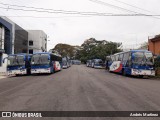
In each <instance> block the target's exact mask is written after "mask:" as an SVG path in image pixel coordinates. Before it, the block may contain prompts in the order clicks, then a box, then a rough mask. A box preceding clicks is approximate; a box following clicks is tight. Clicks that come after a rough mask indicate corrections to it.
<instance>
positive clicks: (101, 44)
mask: <svg viewBox="0 0 160 120" xmlns="http://www.w3.org/2000/svg"><path fill="white" fill-rule="evenodd" d="M120 46H121V43H115V42H108V41H106V40H102V41H98V40H96V39H95V38H90V39H88V40H86V41H85V42H84V43H83V44H82V48H83V49H82V50H80V51H78V52H77V55H76V58H77V59H80V60H81V61H82V62H86V61H87V60H89V59H94V58H99V59H102V60H105V58H106V56H108V55H111V54H114V53H117V52H121V49H119V47H120Z"/></svg>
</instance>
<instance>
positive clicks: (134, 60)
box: [106, 50, 155, 76]
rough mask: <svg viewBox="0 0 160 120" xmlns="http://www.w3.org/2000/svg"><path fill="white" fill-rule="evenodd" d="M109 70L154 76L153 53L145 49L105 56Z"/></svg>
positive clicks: (124, 73) (126, 73)
mask: <svg viewBox="0 0 160 120" xmlns="http://www.w3.org/2000/svg"><path fill="white" fill-rule="evenodd" d="M106 68H107V69H108V70H109V71H110V72H116V73H122V74H123V75H133V76H155V69H154V58H153V54H152V52H150V51H147V50H130V51H127V52H120V53H116V54H114V55H111V56H107V57H106Z"/></svg>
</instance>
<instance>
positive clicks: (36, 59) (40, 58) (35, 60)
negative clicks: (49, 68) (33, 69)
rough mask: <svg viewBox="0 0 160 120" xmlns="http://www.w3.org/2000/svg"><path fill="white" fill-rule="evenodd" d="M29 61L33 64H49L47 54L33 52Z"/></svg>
mask: <svg viewBox="0 0 160 120" xmlns="http://www.w3.org/2000/svg"><path fill="white" fill-rule="evenodd" d="M31 62H32V64H33V65H40V64H49V55H48V54H35V55H33V56H32V59H31Z"/></svg>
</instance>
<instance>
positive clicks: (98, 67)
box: [94, 66, 104, 69]
mask: <svg viewBox="0 0 160 120" xmlns="http://www.w3.org/2000/svg"><path fill="white" fill-rule="evenodd" d="M94 68H97V69H103V68H104V67H103V66H94Z"/></svg>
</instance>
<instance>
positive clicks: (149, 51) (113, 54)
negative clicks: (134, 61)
mask: <svg viewBox="0 0 160 120" xmlns="http://www.w3.org/2000/svg"><path fill="white" fill-rule="evenodd" d="M127 52H151V51H148V50H129V51H125V52H119V53H115V54H113V55H119V54H122V53H127ZM113 55H111V56H113Z"/></svg>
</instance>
